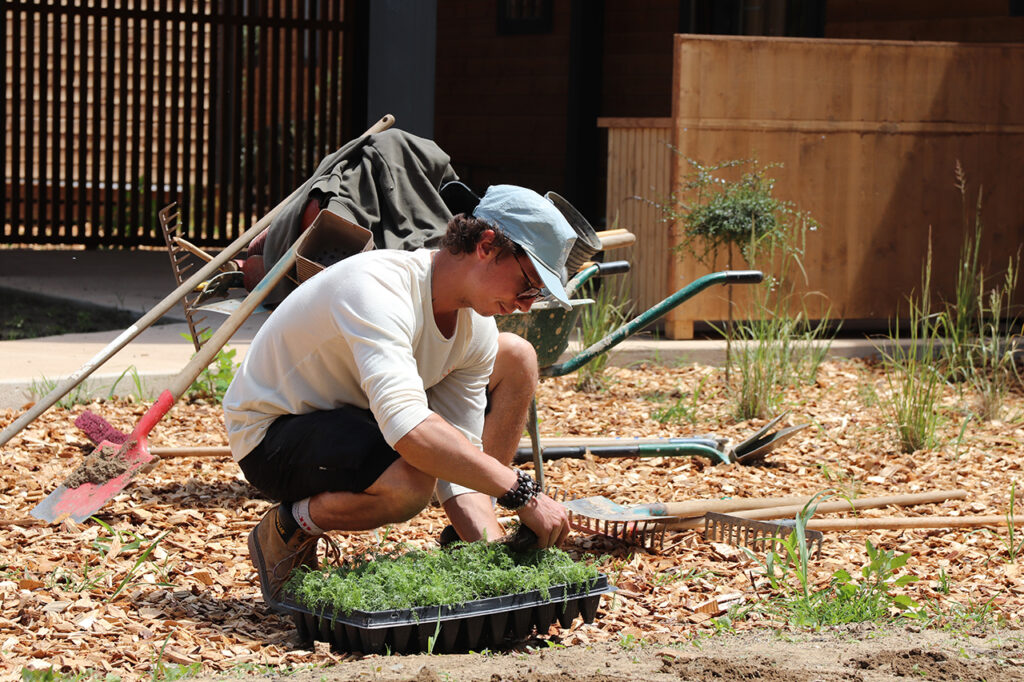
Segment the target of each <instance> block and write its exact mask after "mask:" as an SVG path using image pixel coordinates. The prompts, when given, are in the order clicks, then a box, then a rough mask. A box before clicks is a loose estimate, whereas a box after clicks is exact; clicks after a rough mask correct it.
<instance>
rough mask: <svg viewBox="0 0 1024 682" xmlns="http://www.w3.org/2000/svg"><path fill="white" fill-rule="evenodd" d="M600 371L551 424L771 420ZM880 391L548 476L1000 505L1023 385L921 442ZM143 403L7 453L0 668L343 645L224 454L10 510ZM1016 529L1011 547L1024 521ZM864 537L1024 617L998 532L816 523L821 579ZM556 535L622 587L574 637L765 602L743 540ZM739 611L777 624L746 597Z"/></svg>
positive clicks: (163, 437)
mask: <svg viewBox="0 0 1024 682" xmlns="http://www.w3.org/2000/svg"><path fill="white" fill-rule="evenodd" d="M608 373H609V376H610V382H609V385H608V387H607V389H606V390H605V391H602V392H597V393H581V392H577V391H575V390H574V389H573V381H574V377H572V376H568V377H561V378H557V379H546V380H544V381H542V383H541V387H540V390H539V392H538V406H539V413H540V430H541V435H542V438H544V437H548V438H551V437H560V436H626V437H633V436H691V435H697V434H703V433H710V434H714V435H716V436H723V437H728V438H731V439H732V440H733V441H734V442H736V441H740V440H743V439H744V438H745V437H747V436H748V435H750V434H752V433H754V432H755V431H756V430H757V429H758V428H759V427H760V426H762V425H763V424H764V423H765V421H764V420H750V421H745V422H740V423H738V422H736V421H735V420H734V419H733V418H732V417H731V416H730V409H731V408H730V402H729V401H728V396H727V391H726V390H725V388H724V384H723V377H722V371H721V370H719V369H715V368H709V367H703V366H696V365H694V366H688V367H675V368H666V367H653V366H644V367H639V368H634V369H610V370H609V372H608ZM702 382H703V383H702ZM698 386H701V389H700V391H701V395H700V397H699V399H698V400H695V401H689V400H688V399H687V398H686V396H687V394H689V393H690V392H692V391H694V390H695V389H696V388H697V387H698ZM887 391H888V387H887V384H886V381H885V378H884V376H883V375H882V373H881V372H880V370H879V369H878V368H877V367H875V366H873V365H872V364H870V363H866V362H863V361H859V360H853V361H830V362H828V363H825V364H824V365H823V366H822V368H821V370H820V371H819V373H818V377H817V381H816V383H815V384H814V385H809V386H798V387H793V388H790V389H787V390H786V395H785V402H786V405H787V407H788V409H790V410H791V412H790V414H789V416H788V417H787V418H786V421H785V423H786V424H796V423H803V422H805V421H810V422H811V423H812V424H813V426H812V427H811V428H808V429H806V430H804V431H802V432H800V433H799V434H797V435H796V436H795V437H794V438H793V439H791V440H790V441H788V442H787V443H785V444H784V445H783V446H781V447H780V448H779V449H778V450H777V451H775V452H773V453H771V454H770V455H769V456H768V458H767V460H766V461H765V462H763V463H761V464H760V465H758V466H741V465H738V464H730V465H713V464H712V463H711V462H710V461H709V460H707V459H704V458H702V457H674V458H673V457H661V458H649V459H638V458H623V459H611V458H606V459H598V458H594V457H590V456H588V459H586V460H582V461H581V460H569V459H565V460H557V461H552V462H549V463H548V464H547V465H546V466H545V474H546V477H547V480H548V484H549V485H550V486H553V487H556V488H558V489H559V490H563V491H567V492H570V493H571V494H573V495H575V496H585V495H604V496H606V497H609V498H611V499H612V500H614V501H616V502H619V503H621V504H635V503H645V502H654V501H682V500H698V499H705V500H710V499H718V498H725V497H763V496H788V495H804V494H814V493H817V492H819V491H824V490H830V491H833V492H834V493H836V494H855V495H857V496H861V497H864V496H877V495H890V494H896V493H911V492H922V491H930V490H950V489H956V488H962V489H964V490H966V491H967V492H968V495H967V497H966V499H963V500H953V501H947V502H944V503H940V504H932V505H926V506H920V507H912V508H904V509H898V508H888V509H876V510H869V511H864V512H861V515H862V516H863V517H873V516H914V515H941V516H968V515H977V514H998V515H1002V514H1005V513H1006V512H1007V510H1008V509H1009V504H1010V496H1011V493H1010V491H1011V484H1012V483H1013V482H1015V481H1016V482H1017V483H1018V484H1021V483H1024V476H1022V475H1021V465H1022V459H1024V458H1022V454H1021V443H1022V441H1024V428H1022V421H1021V418H1022V415H1024V395H1022V393H1021V391H1019V390H1015V391H1014V392H1012V393H1011V395H1010V396H1009V398H1008V400H1007V406H1006V410H1005V419H1006V420H1005V421H990V422H984V423H979V422H977V421H972V422H971V423H969V424H968V426H967V427H966V428H965V429H964V430H963V431H962V432H961V425H962V423H963V421H964V418H965V413H966V409H967V408H968V407H969V401H970V399H971V398H970V396H961V395H960V394H959V393H958V391H957V390H956V388H955V387H949V388H948V390H947V392H946V395H945V396H944V398H943V402H942V406H941V411H942V414H943V417H944V423H943V426H942V431H941V434H942V440H943V442H944V443H945V445H944V446H943V447H941V448H938V449H934V450H927V451H919V452H915V453H913V454H904V453H901V452H899V449H898V447H897V446H896V443H895V440H894V437H893V434H892V430H891V429H890V428H888V427H887V426H886V414H885V412H884V408H883V407H882V405H881V404H880V402H879V399H878V397H879V396H884V395H885V394H886V392H887ZM680 398H682V399H683V404H684V405H690V404H693V405H696V409H695V413H694V411H692V410H691V411H689V412H687V410H683V411H682V412H683V413H684V415H683V417H682V418H681V419H682V421H677V422H674V423H673V422H665V423H662V422H659V421H656V420H655V419H654V418H652V413H653V412H655V411H656V410H659V409H664V408H666V407H668V406H670V405H672V404H674V403H675V402H676V401H677V400H678V399H680ZM146 407H147V405H143V404H137V403H133V402H131V401H123V400H122V401H116V402H106V403H103V404H93V405H89V406H76V407H74V408H72V409H70V410H64V409H52V410H50V411H48V412H47V413H46V414H44V415H43V417H41V418H40V419H38V420H37V421H36V422H35V423H33V424H32V425H30V426H29V427H28V428H26V429H25V430H23V431H22V432H21V433H20V434H19V435H18V436H16V437H15V438H14V439H13V440H12V441H11V442H10V443H8V444H7V446H5V447H4V448H3V449H2V450H0V465H2V466H0V508H2V513H0V514H2V518H0V539H2V540H0V547H2V549H0V677H3V678H4V679H9V678H12V677H17V676H18V673H19V671H20V670H21V669H22V668H24V667H29V668H48V667H50V666H53V667H54V668H55V669H58V670H61V671H64V672H81V671H85V670H93V671H106V672H110V673H116V674H118V675H123V676H127V677H136V676H142V675H149V674H151V673H152V671H153V670H154V666H155V665H156V662H157V661H158V660H160V657H161V656H162V660H163V662H164V664H169V663H174V664H185V665H188V664H192V663H201V665H202V667H203V670H204V671H206V672H211V673H212V672H217V671H222V670H231V669H234V670H238V669H239V666H245V665H253V666H312V665H323V664H328V663H332V662H339V661H343V660H346V659H348V658H351V657H352V655H351V654H342V653H338V652H333V651H331V650H330V649H329V648H328V647H327V646H326V645H323V644H317V645H315V646H314V647H313V648H301V647H300V646H299V645H298V644H297V642H296V641H295V638H294V628H293V626H292V624H291V621H290V620H289V619H287V618H282V617H279V616H277V615H273V614H271V613H269V612H268V611H267V610H266V609H265V608H264V606H263V604H262V601H261V599H260V595H259V589H258V587H257V585H256V578H255V571H254V570H253V568H252V565H251V563H250V561H249V556H248V551H247V548H246V535H247V533H248V532H249V530H250V529H251V528H252V527H253V525H254V524H255V523H256V522H257V521H258V520H259V518H260V516H261V515H262V514H263V512H264V511H265V510H266V509H267V508H268V506H269V505H270V504H271V503H270V502H269V501H268V500H265V499H263V498H261V497H260V495H259V493H257V492H256V491H255V490H254V489H253V488H252V487H250V486H249V485H248V484H247V483H246V482H245V481H244V480H243V479H242V478H241V477H240V475H239V471H238V468H237V466H236V465H234V464H233V463H232V462H231V461H230V460H229V459H227V458H222V459H217V458H174V459H164V460H163V461H162V462H160V463H159V464H158V465H157V466H156V468H155V469H153V470H152V471H150V472H148V473H145V474H142V475H140V476H139V477H138V478H136V479H135V481H134V482H133V483H132V484H131V485H130V486H129V487H128V489H127V490H126V491H125V492H124V493H123V494H121V495H119V496H117V497H116V498H115V499H114V500H113V501H111V502H110V503H108V504H107V505H106V506H105V507H104V509H103V510H102V511H101V513H100V515H99V518H100V519H102V521H103V524H106V526H105V525H103V524H100V523H97V522H95V521H89V522H86V523H83V524H76V523H73V522H71V521H65V522H63V523H61V524H59V525H55V526H49V525H41V524H31V523H24V522H22V523H18V522H19V521H24V520H25V519H27V518H28V517H29V510H30V509H32V507H33V506H35V504H36V503H37V502H38V501H39V500H41V499H42V498H43V497H44V496H45V495H46V494H47V493H49V492H50V491H51V490H52V489H53V488H54V487H56V486H57V485H58V484H59V483H60V482H61V481H63V480H64V479H65V478H66V477H67V475H68V474H69V473H70V472H71V471H72V470H73V469H74V468H75V466H76V465H77V463H78V462H79V461H80V460H81V457H82V454H83V452H88V451H91V449H92V448H91V445H90V444H89V442H88V440H87V439H86V438H85V436H84V435H83V434H82V433H80V432H79V431H78V430H77V429H76V428H75V427H74V425H73V422H74V419H75V417H76V416H77V415H78V414H80V413H81V412H83V411H84V410H86V409H89V410H91V411H93V412H95V413H97V414H99V415H101V416H103V417H105V418H106V419H107V420H108V421H110V422H111V423H112V424H113V425H114V426H116V427H118V428H120V429H122V430H124V431H130V430H131V429H132V427H133V426H134V425H135V423H136V422H137V420H138V419H139V417H140V416H141V415H142V414H143V413H144V412H145V408H146ZM16 416H17V413H16V411H13V410H9V411H6V412H0V428H2V427H4V426H6V425H7V424H9V423H10V422H11V421H12V420H13V419H14V418H15V417H16ZM225 443H226V438H225V434H224V427H223V422H222V419H221V416H220V412H219V409H218V408H217V407H216V406H212V405H202V404H187V403H179V404H177V405H176V406H175V407H174V408H172V410H171V412H170V413H169V414H168V415H167V416H166V417H165V418H164V419H163V420H162V421H161V422H160V423H159V424H158V426H157V427H156V429H155V430H154V432H153V436H152V438H151V443H150V444H151V446H154V447H158V446H175V447H178V446H195V445H223V444H225ZM527 468H529V467H527ZM1018 502H1019V500H1018ZM1019 509H1020V508H1019V507H1018V514H1019V513H1020V511H1019ZM830 516H834V515H830ZM842 516H850V514H843V515H842ZM12 522H14V523H12ZM444 525H445V519H444V517H443V514H442V513H441V512H440V511H439V510H438V509H434V508H431V509H428V510H426V511H424V512H423V513H422V514H420V515H419V516H418V517H416V518H415V519H414V520H412V521H411V522H409V523H406V524H401V525H399V526H396V527H395V528H393V529H391V530H390V532H389V533H388V535H387V541H393V540H397V541H402V542H407V543H409V544H411V545H415V546H421V547H434V546H436V538H437V537H438V534H439V533H440V531H441V529H442V528H443V527H444ZM112 531H113V532H112ZM382 535H383V533H378V532H366V533H350V534H341V533H335V534H334V537H335V539H336V540H337V542H338V543H339V545H340V546H341V549H342V550H343V551H344V552H346V553H350V554H351V553H355V552H361V551H364V550H367V549H371V548H373V547H374V546H376V545H377V544H378V543H380V542H381V539H382ZM1016 537H1017V541H1018V542H1020V537H1021V535H1020V531H1019V529H1018V532H1017V535H1016ZM157 539H159V542H157V543H156V546H155V548H154V549H153V550H152V551H151V552H150V554H149V555H148V556H145V557H144V556H143V555H144V552H145V551H146V549H147V548H149V547H150V546H151V545H152V544H153V543H154V541H156V540H157ZM866 540H870V541H871V542H872V543H874V544H875V545H876V546H878V547H881V548H883V549H887V550H894V551H896V552H901V553H902V552H910V553H911V555H912V557H911V558H910V560H909V562H908V564H907V566H906V570H907V571H909V572H910V573H913V574H914V575H916V576H917V577H918V578H920V580H919V581H918V582H916V583H913V584H911V585H909V586H907V587H905V588H902V590H903V591H904V592H905V593H906V594H908V595H910V596H911V597H912V598H913V599H915V600H917V601H918V602H920V603H922V604H924V603H929V604H934V605H937V606H936V607H933V611H932V612H933V613H934V609H935V608H939V609H941V611H942V613H945V614H946V618H947V619H948V620H949V621H950V622H952V621H954V620H955V619H956V615H957V613H964V612H965V610H967V611H966V612H967V613H972V614H979V613H983V614H987V617H988V618H990V619H993V620H995V619H998V618H1006V619H1010V621H1011V622H1012V623H1013V624H1014V625H1015V626H1016V627H1019V626H1020V620H1019V618H1020V614H1021V613H1024V580H1022V578H1021V574H1020V565H1021V564H1020V561H1021V560H1020V559H1018V560H1017V562H1012V561H1010V557H1009V554H1008V549H1007V543H1008V532H1007V529H1006V528H1005V527H1003V528H993V529H969V528H968V529H951V530H942V529H938V530H937V529H932V530H902V531H884V530H883V531H863V530H860V531H844V532H826V533H825V542H824V551H823V555H822V557H821V558H820V559H818V560H816V561H814V562H813V564H812V573H811V577H812V580H813V581H814V585H815V586H817V587H820V586H823V585H825V584H827V583H828V581H829V578H830V576H831V575H832V573H833V572H834V571H836V570H838V569H841V568H842V569H846V570H847V571H849V572H850V573H851V574H854V575H858V574H859V570H860V567H861V566H863V565H864V564H865V562H866V561H867V553H866V550H865V541H866ZM567 549H569V550H570V551H572V552H574V553H576V554H578V555H580V556H584V555H587V554H593V555H598V556H600V557H602V558H599V559H596V560H598V561H601V562H602V563H601V570H602V571H603V572H605V573H607V574H608V575H609V577H610V578H611V579H612V580H613V581H614V582H615V583H616V584H617V586H618V592H617V594H616V595H615V596H614V597H606V598H604V600H603V602H602V607H601V610H600V612H599V617H598V619H597V620H596V621H595V623H594V624H592V625H580V623H579V622H578V621H577V623H576V624H575V625H574V627H572V628H570V629H568V630H566V631H560V630H559V629H558V627H557V625H556V626H555V627H553V628H552V631H551V636H553V637H557V639H558V641H560V642H561V643H562V644H566V645H575V644H582V643H588V642H598V641H607V640H612V641H620V640H622V639H623V638H633V639H635V640H640V639H644V640H646V641H649V642H665V643H668V642H673V641H679V640H681V639H684V638H686V637H688V636H692V635H693V634H694V633H695V632H697V631H699V630H700V629H707V628H711V627H712V626H713V624H712V623H711V622H710V621H712V619H714V618H716V617H718V616H720V615H721V614H723V613H724V612H725V610H726V609H727V608H728V607H729V606H730V605H732V604H742V603H745V604H753V603H756V602H757V601H759V600H762V599H764V598H766V597H767V596H769V591H768V588H767V586H766V585H765V580H764V578H763V576H762V575H760V573H759V571H758V569H759V564H758V562H755V561H751V560H749V559H747V558H746V555H745V554H743V553H742V552H741V551H739V550H737V549H736V548H735V547H731V546H729V545H723V544H718V543H709V542H705V541H704V540H703V539H702V537H701V535H700V533H699V532H697V531H682V532H675V533H669V534H668V535H667V537H666V539H665V545H664V548H663V549H662V550H660V551H643V550H638V549H637V548H635V547H631V546H629V545H627V544H624V543H622V542H621V541H617V540H611V539H607V538H602V537H600V536H596V537H593V536H586V535H583V534H581V533H574V534H573V535H572V536H571V538H570V542H569V546H568V547H567ZM122 584H123V585H122ZM947 585H948V589H947V587H946V586H947ZM734 625H735V627H736V628H738V629H745V628H763V627H767V626H771V625H778V623H773V622H772V621H771V620H770V618H769V617H768V616H766V615H761V614H759V613H758V612H757V611H751V612H750V615H748V616H747V617H746V618H744V619H742V620H737V621H736V622H735V623H734Z"/></svg>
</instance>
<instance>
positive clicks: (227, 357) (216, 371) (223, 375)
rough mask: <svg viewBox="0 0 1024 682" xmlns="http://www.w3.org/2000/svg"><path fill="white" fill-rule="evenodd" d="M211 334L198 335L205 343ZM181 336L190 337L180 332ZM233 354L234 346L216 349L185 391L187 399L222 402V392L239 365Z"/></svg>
mask: <svg viewBox="0 0 1024 682" xmlns="http://www.w3.org/2000/svg"><path fill="white" fill-rule="evenodd" d="M212 335H213V333H212V332H210V331H206V332H204V333H203V335H202V336H201V337H200V342H201V343H205V342H207V341H209V340H210V337H211V336H212ZM181 336H182V337H183V338H185V339H189V340H191V338H192V337H191V336H189V335H188V334H182V335H181ZM235 354H236V351H235V349H234V348H231V349H228V348H227V347H224V348H221V349H220V350H219V351H217V355H215V356H214V358H213V362H212V363H210V365H209V366H208V367H206V368H205V369H203V371H202V372H200V373H199V376H198V377H196V380H195V381H194V382H192V385H191V386H189V387H188V390H187V391H185V395H186V396H187V397H188V399H189V400H210V401H213V402H216V403H221V402H223V400H224V394H225V393H226V392H227V390H228V386H230V385H231V381H232V380H233V379H234V378H235V372H237V371H238V368H239V366H240V364H239V363H236V362H235Z"/></svg>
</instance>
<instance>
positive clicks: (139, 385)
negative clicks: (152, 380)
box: [107, 365, 152, 402]
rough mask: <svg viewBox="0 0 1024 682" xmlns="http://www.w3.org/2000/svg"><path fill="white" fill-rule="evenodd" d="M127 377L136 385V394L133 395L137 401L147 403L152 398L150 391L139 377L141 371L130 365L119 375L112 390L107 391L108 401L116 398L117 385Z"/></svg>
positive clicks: (111, 387)
mask: <svg viewBox="0 0 1024 682" xmlns="http://www.w3.org/2000/svg"><path fill="white" fill-rule="evenodd" d="M126 375H127V376H130V377H131V379H132V384H134V385H135V392H134V393H132V396H133V397H134V398H135V399H136V400H137V401H139V402H145V401H147V400H149V399H150V398H151V397H152V396H150V395H149V393H148V391H146V387H145V385H144V383H143V381H142V377H141V376H140V375H139V370H138V369H137V368H136V367H135V365H129V366H128V367H126V368H125V370H124V371H123V372H121V374H119V375H118V377H117V379H116V380H115V381H114V383H113V384H112V385H111V386H110V390H109V391H107V399H108V400H109V399H110V398H113V397H114V394H115V392H116V391H117V385H118V384H120V383H121V379H124V377H125V376H126Z"/></svg>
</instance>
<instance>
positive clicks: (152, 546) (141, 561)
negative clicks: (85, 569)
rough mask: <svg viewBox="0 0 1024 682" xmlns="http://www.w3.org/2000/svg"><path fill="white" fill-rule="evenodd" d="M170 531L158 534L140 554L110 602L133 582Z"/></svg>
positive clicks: (108, 598)
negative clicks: (142, 566) (136, 573)
mask: <svg viewBox="0 0 1024 682" xmlns="http://www.w3.org/2000/svg"><path fill="white" fill-rule="evenodd" d="M170 532H171V531H170V530H165V531H164V532H163V533H161V534H160V535H159V536H157V538H156V540H153V542H152V543H151V544H150V545H149V547H147V548H146V549H145V550H144V551H143V552H142V554H140V555H139V558H138V559H136V560H135V564H134V565H133V566H132V567H131V569H129V571H128V573H127V574H125V576H124V579H123V580H122V581H121V584H120V585H118V586H117V589H116V590H114V593H113V594H112V595H110V596H109V597H107V601H108V602H112V601H114V599H116V598H117V595H119V594H121V591H122V590H124V588H125V587H126V586H127V585H128V583H129V582H131V579H132V578H133V577H134V576H135V572H136V571H137V570H139V567H140V566H141V565H142V564H144V563H145V562H146V559H148V558H149V555H150V554H152V552H153V550H154V549H156V546H157V545H158V544H160V541H161V540H163V539H164V537H166V536H167V534H168V533H170Z"/></svg>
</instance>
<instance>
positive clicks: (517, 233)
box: [473, 185, 576, 310]
mask: <svg viewBox="0 0 1024 682" xmlns="http://www.w3.org/2000/svg"><path fill="white" fill-rule="evenodd" d="M473 215H474V216H475V217H477V218H480V219H481V220H486V221H488V222H490V223H494V224H495V225H497V226H498V227H500V228H501V231H502V232H504V233H505V234H506V235H508V238H509V239H511V240H512V241H514V242H515V243H516V244H518V245H519V246H521V247H523V251H525V252H526V255H527V256H529V258H530V262H532V263H533V267H534V268H535V269H536V270H537V274H538V275H540V278H541V280H542V281H543V282H544V288H545V289H547V290H548V291H549V292H551V295H552V296H554V298H555V300H556V301H557V302H558V304H559V305H561V306H562V307H563V308H565V309H566V310H569V309H570V308H572V306H571V305H570V304H569V296H568V294H566V293H565V286H564V285H563V278H564V276H565V261H566V259H567V258H568V257H569V251H570V250H571V249H572V245H573V242H575V241H576V231H575V230H573V229H572V226H571V225H569V222H568V221H567V220H566V219H565V216H563V215H562V213H561V211H559V210H558V209H557V208H555V205H554V204H553V203H551V201H550V200H548V199H545V198H544V197H542V196H541V195H539V194H537V193H536V192H534V191H533V190H532V189H526V188H525V187H517V186H515V185H491V186H490V187H488V188H487V193H486V194H484V197H483V199H481V200H480V203H479V204H477V207H476V210H474V211H473Z"/></svg>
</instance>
